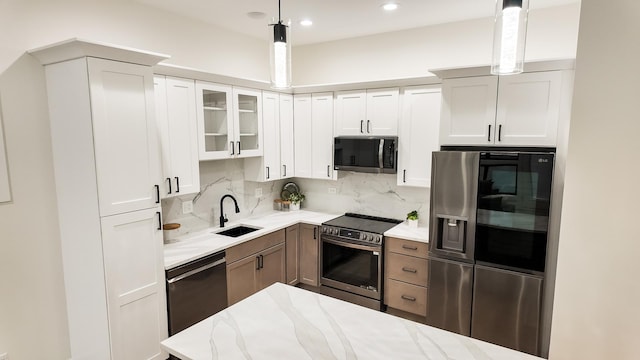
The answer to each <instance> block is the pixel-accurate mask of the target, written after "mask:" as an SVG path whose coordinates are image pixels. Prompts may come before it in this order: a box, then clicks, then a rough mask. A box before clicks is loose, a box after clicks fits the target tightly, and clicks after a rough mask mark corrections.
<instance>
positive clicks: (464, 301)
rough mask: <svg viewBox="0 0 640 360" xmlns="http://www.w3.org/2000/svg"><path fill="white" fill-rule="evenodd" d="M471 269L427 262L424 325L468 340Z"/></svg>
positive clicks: (452, 263)
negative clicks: (427, 282)
mask: <svg viewBox="0 0 640 360" xmlns="http://www.w3.org/2000/svg"><path fill="white" fill-rule="evenodd" d="M472 285H473V265H472V264H467V263H461V262H456V261H450V260H445V259H438V258H435V257H431V258H429V284H428V295H427V321H426V322H427V324H428V325H431V326H435V327H437V328H440V329H444V330H448V331H452V332H455V333H458V334H462V335H466V336H469V334H470V330H471V291H472Z"/></svg>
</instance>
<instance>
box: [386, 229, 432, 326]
mask: <svg viewBox="0 0 640 360" xmlns="http://www.w3.org/2000/svg"><path fill="white" fill-rule="evenodd" d="M385 242H386V246H385V284H384V285H385V291H384V303H385V305H387V306H388V307H389V308H392V309H396V310H400V311H403V312H406V313H409V314H413V315H417V316H419V317H421V318H423V317H425V316H426V315H427V279H428V262H427V244H426V243H421V242H416V241H409V240H404V239H398V238H391V237H390V238H386V239H385ZM399 315H401V314H399ZM401 316H402V315H401Z"/></svg>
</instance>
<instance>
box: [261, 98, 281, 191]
mask: <svg viewBox="0 0 640 360" xmlns="http://www.w3.org/2000/svg"><path fill="white" fill-rule="evenodd" d="M262 121H263V129H264V132H263V134H262V142H263V157H262V167H263V168H262V169H260V173H261V175H262V180H263V181H271V180H278V179H280V97H279V96H278V94H276V93H268V92H264V93H263V94H262Z"/></svg>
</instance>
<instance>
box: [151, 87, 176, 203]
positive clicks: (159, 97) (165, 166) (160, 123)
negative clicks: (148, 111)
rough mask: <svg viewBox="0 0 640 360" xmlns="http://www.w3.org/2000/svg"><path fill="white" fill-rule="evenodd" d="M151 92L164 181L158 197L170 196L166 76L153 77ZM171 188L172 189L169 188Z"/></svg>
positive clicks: (169, 148) (169, 147)
mask: <svg viewBox="0 0 640 360" xmlns="http://www.w3.org/2000/svg"><path fill="white" fill-rule="evenodd" d="M153 94H154V95H155V105H156V112H155V115H156V128H157V130H158V137H159V140H160V159H161V164H162V177H163V178H165V181H164V182H163V183H162V186H160V197H162V198H163V199H164V198H167V197H170V196H172V194H173V191H170V188H171V186H172V184H171V182H170V180H169V181H167V180H166V178H169V177H170V176H171V146H170V144H169V119H168V117H167V78H166V77H165V76H162V75H156V76H154V77H153ZM171 190H172V189H171Z"/></svg>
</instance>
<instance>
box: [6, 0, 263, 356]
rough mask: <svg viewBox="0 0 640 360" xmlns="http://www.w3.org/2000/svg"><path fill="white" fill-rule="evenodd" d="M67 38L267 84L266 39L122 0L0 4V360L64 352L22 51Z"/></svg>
mask: <svg viewBox="0 0 640 360" xmlns="http://www.w3.org/2000/svg"><path fill="white" fill-rule="evenodd" d="M72 37H79V38H84V39H89V40H95V41H102V42H108V43H114V44H118V45H123V46H129V47H134V48H140V49H145V50H149V51H156V52H162V53H167V54H170V55H173V58H172V59H171V61H172V62H173V63H176V64H180V65H184V66H190V67H195V68H201V69H203V70H207V71H211V72H215V73H221V74H225V75H229V76H239V77H245V78H258V79H263V80H264V79H268V58H267V57H266V56H263V55H264V54H265V53H267V51H268V50H267V48H266V44H265V42H263V41H261V40H256V39H253V38H248V37H245V36H242V35H237V34H234V33H230V32H228V31H223V30H220V29H217V28H214V27H211V26H207V25H204V24H202V23H198V22H195V21H192V20H186V19H183V18H178V17H174V16H172V15H169V14H167V13H164V12H162V11H158V10H154V9H151V8H146V7H144V6H141V5H137V4H134V3H132V1H129V0H108V1H105V0H102V1H91V0H89V1H79V0H43V1H38V0H0V103H1V104H2V117H3V122H4V132H5V138H6V149H7V160H8V165H9V174H10V181H11V188H12V196H13V201H12V202H10V203H0V274H2V286H3V287H2V290H1V291H0V292H1V294H2V295H0V354H2V353H4V352H8V353H9V356H10V358H11V359H67V358H69V356H70V348H69V334H68V325H67V320H66V303H65V297H64V283H63V274H62V258H61V256H62V255H61V249H60V238H59V235H58V231H59V229H58V220H57V209H56V206H57V205H56V198H55V186H54V177H53V166H52V157H51V140H50V134H49V119H48V109H47V96H46V92H45V78H44V70H43V67H42V66H41V65H40V64H39V63H38V62H37V60H35V58H33V57H31V56H30V55H26V54H25V51H27V50H29V49H32V48H35V47H39V46H42V45H46V44H49V43H53V42H57V41H61V40H65V39H68V38H72ZM263 48H264V49H263Z"/></svg>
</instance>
